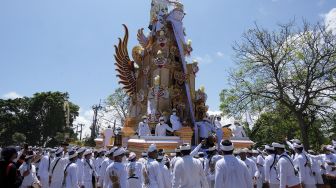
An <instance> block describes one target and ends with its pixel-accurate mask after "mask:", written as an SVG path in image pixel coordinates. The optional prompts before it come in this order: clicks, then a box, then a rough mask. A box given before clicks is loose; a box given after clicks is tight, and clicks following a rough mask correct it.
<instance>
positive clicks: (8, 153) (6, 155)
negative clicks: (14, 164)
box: [1, 147, 17, 161]
mask: <svg viewBox="0 0 336 188" xmlns="http://www.w3.org/2000/svg"><path fill="white" fill-rule="evenodd" d="M13 155H17V151H16V149H15V148H14V147H6V148H4V149H3V150H2V151H1V156H2V158H3V159H4V160H5V161H9V160H10V158H12V157H13Z"/></svg>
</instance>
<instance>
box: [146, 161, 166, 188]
mask: <svg viewBox="0 0 336 188" xmlns="http://www.w3.org/2000/svg"><path fill="white" fill-rule="evenodd" d="M143 167H144V168H143V171H145V172H144V173H146V174H147V176H148V179H149V185H146V187H147V188H161V187H164V185H163V176H162V172H161V168H160V164H159V163H158V162H157V161H155V160H154V159H151V158H148V160H147V163H146V164H144V166H143ZM144 181H145V178H144Z"/></svg>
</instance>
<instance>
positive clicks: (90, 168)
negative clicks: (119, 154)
mask: <svg viewBox="0 0 336 188" xmlns="http://www.w3.org/2000/svg"><path fill="white" fill-rule="evenodd" d="M82 161H83V164H84V174H83V181H84V183H85V182H92V175H94V176H96V172H95V165H94V163H93V161H92V159H89V160H87V159H82ZM89 164H90V165H89Z"/></svg>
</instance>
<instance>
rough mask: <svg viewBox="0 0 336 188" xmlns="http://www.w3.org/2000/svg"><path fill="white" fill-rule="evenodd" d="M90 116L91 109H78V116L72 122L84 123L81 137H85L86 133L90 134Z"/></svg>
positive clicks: (76, 123) (91, 114)
mask: <svg viewBox="0 0 336 188" xmlns="http://www.w3.org/2000/svg"><path fill="white" fill-rule="evenodd" d="M92 117H93V111H92V110H91V109H90V110H85V111H82V110H79V116H78V117H77V118H76V119H75V121H74V123H73V124H74V125H78V124H84V126H83V131H82V138H85V136H86V135H90V134H91V130H90V126H91V124H92ZM79 129H80V128H79ZM75 131H76V129H75Z"/></svg>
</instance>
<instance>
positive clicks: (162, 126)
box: [155, 117, 175, 136]
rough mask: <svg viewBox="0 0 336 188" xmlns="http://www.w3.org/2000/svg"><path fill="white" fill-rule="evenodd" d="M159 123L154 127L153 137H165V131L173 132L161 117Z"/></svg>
mask: <svg viewBox="0 0 336 188" xmlns="http://www.w3.org/2000/svg"><path fill="white" fill-rule="evenodd" d="M159 121H160V123H158V124H157V125H156V127H155V136H166V131H170V132H175V131H174V130H173V129H172V128H171V127H169V126H168V125H167V124H166V123H165V122H164V118H163V117H160V119H159Z"/></svg>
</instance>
